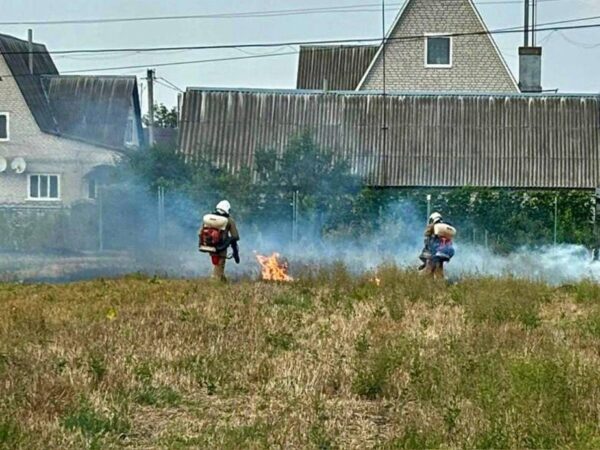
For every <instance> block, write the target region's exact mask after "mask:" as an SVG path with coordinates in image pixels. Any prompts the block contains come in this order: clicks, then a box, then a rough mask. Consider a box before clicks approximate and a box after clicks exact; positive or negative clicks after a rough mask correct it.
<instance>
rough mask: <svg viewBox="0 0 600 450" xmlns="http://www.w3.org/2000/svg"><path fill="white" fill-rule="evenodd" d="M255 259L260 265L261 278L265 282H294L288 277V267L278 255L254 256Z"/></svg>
mask: <svg viewBox="0 0 600 450" xmlns="http://www.w3.org/2000/svg"><path fill="white" fill-rule="evenodd" d="M256 259H257V261H258V263H259V264H260V269H261V277H262V279H263V280H265V281H294V279H293V278H292V277H290V276H289V275H288V273H287V272H288V269H289V265H288V263H287V261H286V260H285V259H284V258H282V257H281V255H280V254H279V253H273V254H272V255H271V256H263V255H259V254H256Z"/></svg>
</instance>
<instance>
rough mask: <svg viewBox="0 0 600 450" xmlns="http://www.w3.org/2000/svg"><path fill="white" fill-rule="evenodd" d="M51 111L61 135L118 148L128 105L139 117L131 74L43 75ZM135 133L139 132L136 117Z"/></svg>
mask: <svg viewBox="0 0 600 450" xmlns="http://www.w3.org/2000/svg"><path fill="white" fill-rule="evenodd" d="M42 80H43V85H44V90H45V92H46V95H47V98H48V103H49V105H50V109H51V112H52V114H53V116H54V118H55V119H56V122H57V123H58V127H59V129H60V133H61V135H62V136H64V137H68V138H73V139H78V140H82V141H85V142H90V143H94V144H100V145H103V146H105V147H110V148H114V149H120V148H122V147H123V136H124V135H125V128H126V126H127V120H128V118H129V113H130V110H131V107H132V106H133V107H134V109H135V111H134V112H135V115H136V117H140V113H141V111H140V105H139V99H138V89H137V80H136V78H135V77H133V76H80V75H74V76H64V75H59V76H50V77H43V79H42ZM137 127H138V136H140V138H141V136H142V134H143V133H142V127H141V123H140V122H139V121H137Z"/></svg>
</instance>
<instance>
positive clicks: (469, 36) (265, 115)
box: [179, 0, 600, 189]
mask: <svg viewBox="0 0 600 450" xmlns="http://www.w3.org/2000/svg"><path fill="white" fill-rule="evenodd" d="M439 33H442V35H440V34H439ZM465 33H466V35H465ZM460 34H462V35H460ZM415 36H416V37H415ZM526 50H530V49H526ZM533 50H535V51H536V54H537V53H540V54H541V51H540V49H538V48H533ZM537 61H538V62H539V60H537ZM382 81H383V48H382V47H381V46H327V47H319V46H316V47H314V46H311V47H303V48H302V49H301V53H300V62H299V71H298V84H297V89H289V90H281V89H279V90H269V89H262V90H261V89H220V88H219V89H215V88H188V89H187V90H186V92H185V93H184V94H183V96H182V103H181V120H180V123H181V127H180V136H179V151H180V152H181V153H182V154H183V155H185V158H186V160H187V161H190V162H193V161H198V160H203V159H204V160H206V159H208V160H209V161H212V162H213V163H214V164H216V165H217V166H219V167H225V168H227V169H228V170H230V171H232V172H236V171H239V170H240V169H242V168H244V167H252V165H253V163H254V156H255V154H256V152H257V151H258V150H260V149H263V148H270V149H274V150H276V151H277V152H279V153H281V152H282V151H283V149H284V148H285V147H286V145H287V143H288V142H289V140H290V138H291V137H293V136H294V135H296V134H298V133H299V132H301V131H309V132H310V133H311V134H312V135H313V137H314V139H315V141H316V142H317V144H319V145H320V146H322V147H324V148H328V149H330V150H332V151H334V152H335V153H336V154H337V155H339V156H340V157H341V158H344V159H346V160H347V161H348V162H349V163H350V165H351V168H352V170H353V172H354V173H356V174H358V175H360V176H361V177H362V178H363V179H364V180H365V182H366V183H367V184H369V185H371V186H374V187H390V188H401V187H443V188H452V187H460V186H465V185H471V186H480V187H497V188H535V189H546V188H547V189H557V188H565V189H594V188H596V187H598V186H600V164H599V162H600V96H598V95H567V94H547V93H542V92H535V93H533V92H519V90H518V88H517V84H516V82H515V80H514V78H513V76H512V74H511V73H510V71H509V70H508V68H507V67H506V64H505V63H504V61H503V59H502V56H501V55H500V52H499V51H498V49H497V47H496V46H495V44H494V42H493V39H492V37H491V36H490V35H489V34H488V33H487V28H486V27H485V24H484V23H483V21H482V20H481V17H480V16H479V14H478V13H477V10H476V8H475V6H474V4H473V2H472V1H471V0H452V1H451V2H449V1H444V0H408V1H407V2H406V3H405V5H404V7H403V8H402V10H401V11H400V13H399V14H398V17H397V18H396V20H395V22H394V24H393V26H392V27H391V30H390V32H389V34H388V42H387V44H386V87H387V89H386V92H385V93H384V92H382V88H383V85H382ZM526 81H531V80H526ZM527 84H532V83H526V85H527ZM533 84H539V83H533Z"/></svg>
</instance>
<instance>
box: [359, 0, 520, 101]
mask: <svg viewBox="0 0 600 450" xmlns="http://www.w3.org/2000/svg"><path fill="white" fill-rule="evenodd" d="M423 1H434V2H435V1H437V0H405V2H404V4H403V5H402V7H401V8H400V11H399V12H398V14H397V15H396V18H395V19H394V22H393V23H392V26H391V27H390V28H389V29H388V31H387V33H386V38H385V39H386V41H387V43H386V44H385V50H386V52H387V51H389V50H390V48H391V47H392V46H393V45H394V43H399V40H398V39H397V38H394V35H395V34H396V31H397V29H398V28H399V27H400V25H401V24H402V21H403V19H405V16H406V15H407V12H408V10H409V8H410V7H413V6H415V5H416V4H418V3H419V2H423ZM454 1H455V2H460V3H463V4H465V5H468V7H469V8H470V10H471V11H472V12H473V13H474V15H475V18H476V21H477V24H478V26H479V28H480V29H479V30H478V31H481V35H479V36H480V37H481V38H483V39H487V40H488V41H489V43H490V44H491V46H492V48H493V50H494V53H495V56H496V57H497V58H498V62H499V64H500V65H501V67H502V68H503V70H504V71H505V72H506V74H507V75H508V77H509V79H510V82H511V84H512V87H514V91H515V92H519V88H518V83H517V81H516V79H515V77H514V75H513V73H512V72H511V70H510V68H509V67H508V64H507V63H506V60H505V59H504V57H503V56H502V53H501V52H500V49H499V48H498V45H497V44H496V42H495V41H494V39H493V37H492V35H491V34H490V32H489V29H488V27H487V25H486V24H485V22H484V21H483V18H482V17H481V14H480V13H479V10H478V9H477V7H476V6H475V4H474V2H473V0H454ZM427 6H428V7H429V6H430V5H427ZM446 9H447V8H446ZM463 20H464V18H461V22H462V21H463ZM430 31H432V30H424V29H421V30H420V31H419V32H418V33H411V36H415V35H417V36H422V35H423V36H424V35H425V33H428V32H430ZM446 32H447V33H448V34H450V35H452V34H453V33H460V32H461V30H446V31H445V33H446ZM383 49H384V46H383V45H379V48H378V51H377V53H376V55H375V57H374V58H373V59H372V60H371V63H370V64H369V67H368V68H367V70H366V71H365V72H364V74H363V76H362V78H361V80H360V82H359V83H358V86H357V87H356V89H357V90H360V89H363V88H364V86H365V83H366V81H367V80H368V79H369V76H371V75H372V74H373V72H374V71H375V70H376V67H377V65H378V63H379V61H380V59H381V58H382V56H383Z"/></svg>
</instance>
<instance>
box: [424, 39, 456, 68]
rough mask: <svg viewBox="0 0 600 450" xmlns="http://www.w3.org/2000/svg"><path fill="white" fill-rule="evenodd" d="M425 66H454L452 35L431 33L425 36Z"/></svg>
mask: <svg viewBox="0 0 600 450" xmlns="http://www.w3.org/2000/svg"><path fill="white" fill-rule="evenodd" d="M425 67H433V68H448V67H452V37H450V36H444V35H430V36H427V37H426V38H425Z"/></svg>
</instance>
